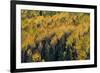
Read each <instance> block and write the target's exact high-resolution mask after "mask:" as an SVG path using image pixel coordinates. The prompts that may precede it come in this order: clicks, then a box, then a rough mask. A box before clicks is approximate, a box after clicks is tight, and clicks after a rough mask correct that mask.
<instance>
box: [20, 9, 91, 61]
mask: <svg viewBox="0 0 100 73" xmlns="http://www.w3.org/2000/svg"><path fill="white" fill-rule="evenodd" d="M87 59H90V14H89V13H84V12H66V11H41V10H24V9H22V10H21V62H22V63H27V62H48V61H72V60H87Z"/></svg>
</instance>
